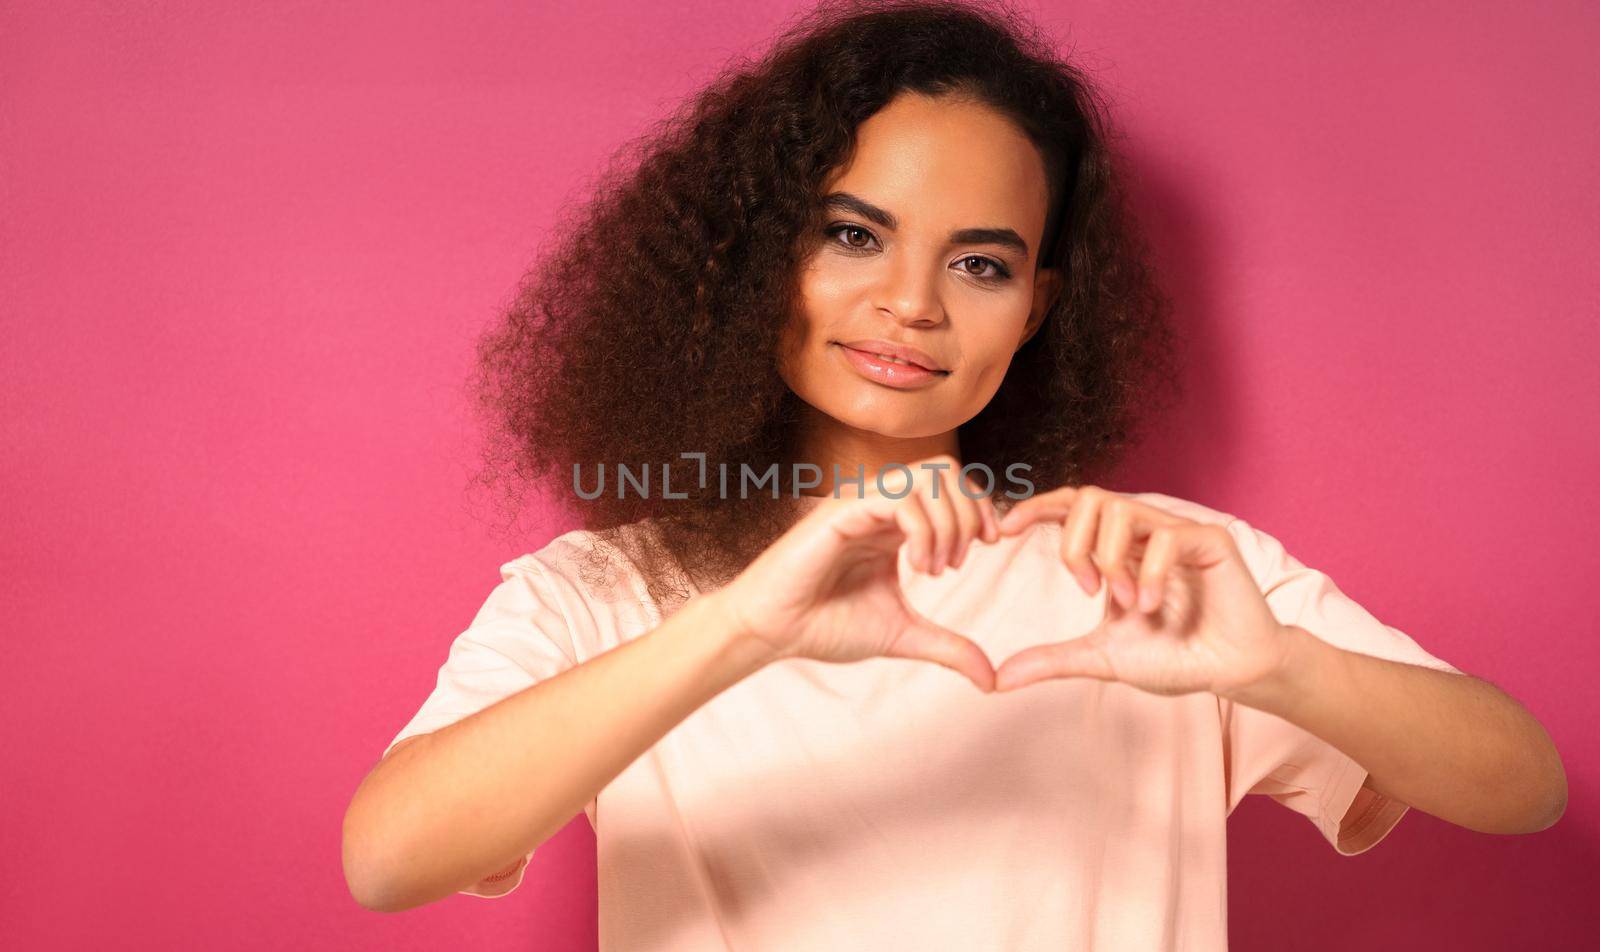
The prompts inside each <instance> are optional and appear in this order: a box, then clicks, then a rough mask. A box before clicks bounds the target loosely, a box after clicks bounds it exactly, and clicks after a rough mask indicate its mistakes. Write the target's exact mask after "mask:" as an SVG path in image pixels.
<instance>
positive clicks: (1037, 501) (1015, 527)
mask: <svg viewBox="0 0 1600 952" xmlns="http://www.w3.org/2000/svg"><path fill="white" fill-rule="evenodd" d="M1077 495H1078V488H1077V487H1076V486H1062V487H1061V488H1059V489H1052V490H1050V491H1049V492H1044V493H1039V494H1038V495H1034V496H1029V497H1028V498H1027V499H1024V500H1022V501H1021V502H1019V503H1017V504H1016V505H1014V506H1012V507H1011V509H1010V511H1008V512H1007V513H1006V514H1005V518H1003V519H1001V520H1000V532H1001V533H1002V534H1004V535H1016V534H1017V533H1019V532H1021V531H1022V530H1024V529H1026V528H1028V527H1029V526H1031V525H1033V524H1034V523H1035V522H1039V521H1041V520H1048V521H1052V522H1059V521H1060V520H1062V519H1064V518H1066V516H1067V513H1069V512H1070V511H1071V509H1072V503H1073V500H1074V499H1075V498H1076V497H1077Z"/></svg>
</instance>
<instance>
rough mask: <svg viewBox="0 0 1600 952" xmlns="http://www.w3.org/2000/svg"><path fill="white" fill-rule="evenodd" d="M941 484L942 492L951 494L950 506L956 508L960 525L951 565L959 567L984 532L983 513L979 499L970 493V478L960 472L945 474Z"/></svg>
mask: <svg viewBox="0 0 1600 952" xmlns="http://www.w3.org/2000/svg"><path fill="white" fill-rule="evenodd" d="M941 486H942V488H941V489H940V492H949V494H950V506H951V508H953V509H954V510H955V513H956V524H957V526H959V527H960V533H961V539H960V542H959V543H958V544H957V545H956V551H955V555H954V556H953V557H952V558H951V560H950V567H951V568H957V567H959V566H960V565H961V563H962V562H964V561H966V558H967V550H969V549H971V548H972V540H973V539H976V538H977V537H978V535H979V533H981V532H983V513H982V512H981V511H979V509H978V500H976V499H974V498H973V497H971V496H969V495H968V493H969V492H971V487H970V480H967V479H964V478H963V477H962V476H961V474H960V473H959V472H954V471H952V472H950V473H946V474H943V476H942V478H941Z"/></svg>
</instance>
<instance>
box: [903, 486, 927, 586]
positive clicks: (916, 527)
mask: <svg viewBox="0 0 1600 952" xmlns="http://www.w3.org/2000/svg"><path fill="white" fill-rule="evenodd" d="M894 515H895V523H896V524H897V525H898V526H900V530H901V531H902V532H904V533H905V534H906V552H907V553H908V554H909V556H910V559H911V565H912V567H914V568H916V569H917V570H918V571H921V572H929V571H931V570H932V555H931V553H932V552H933V533H934V528H933V525H932V523H930V522H929V521H928V514H927V512H926V511H924V510H923V508H922V500H921V499H920V498H918V495H917V493H916V492H910V493H907V494H906V496H905V498H903V499H899V500H896V501H895V507H894Z"/></svg>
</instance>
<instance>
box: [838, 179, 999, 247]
mask: <svg viewBox="0 0 1600 952" xmlns="http://www.w3.org/2000/svg"><path fill="white" fill-rule="evenodd" d="M822 207H824V208H833V209H838V210H841V211H847V212H855V213H856V214H857V215H860V216H861V217H862V218H865V219H867V220H868V221H870V222H872V223H873V224H875V225H881V226H883V227H884V228H887V229H889V230H890V231H894V230H895V229H896V228H899V227H900V220H899V219H897V218H895V217H894V215H893V214H891V213H890V212H888V211H886V210H885V209H882V208H879V207H878V206H876V205H874V204H872V203H871V202H869V201H867V200H866V199H864V198H860V197H858V196H855V195H851V194H850V193H849V192H829V193H828V194H827V195H826V196H824V197H823V199H822ZM950 243H951V244H955V245H1000V246H1001V247H1004V248H1010V249H1011V250H1013V251H1015V252H1016V253H1017V254H1020V255H1022V258H1023V260H1024V261H1026V260H1027V258H1028V243H1027V242H1026V241H1023V240H1022V236H1021V235H1019V234H1017V232H1016V230H1015V229H1012V228H959V229H957V230H955V231H952V232H951V233H950Z"/></svg>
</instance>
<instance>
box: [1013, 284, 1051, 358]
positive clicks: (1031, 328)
mask: <svg viewBox="0 0 1600 952" xmlns="http://www.w3.org/2000/svg"><path fill="white" fill-rule="evenodd" d="M1060 293H1061V269H1060V268H1040V269H1039V270H1038V272H1037V273H1036V274H1035V275H1034V277H1033V307H1032V309H1030V310H1029V312H1028V323H1027V324H1026V325H1024V326H1023V329H1022V339H1021V340H1019V341H1017V347H1018V348H1019V349H1020V348H1021V347H1022V345H1023V344H1026V343H1027V342H1028V340H1029V338H1031V337H1033V335H1034V334H1035V333H1037V332H1038V330H1039V328H1041V327H1043V326H1044V316H1045V315H1046V314H1048V313H1049V312H1050V307H1051V305H1053V304H1055V302H1056V296H1057V295H1059V294H1060Z"/></svg>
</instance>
